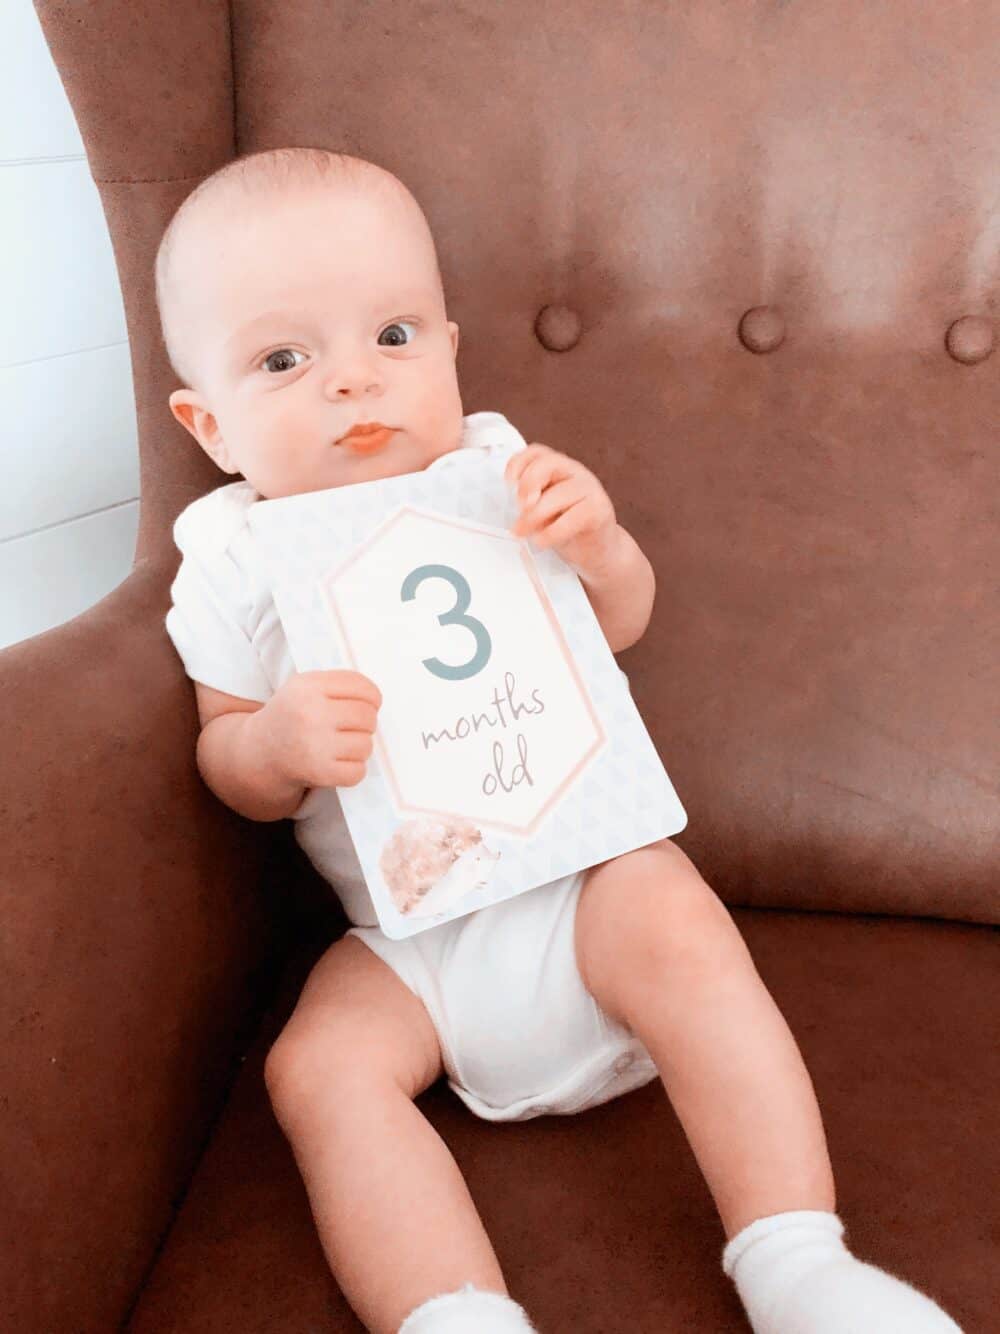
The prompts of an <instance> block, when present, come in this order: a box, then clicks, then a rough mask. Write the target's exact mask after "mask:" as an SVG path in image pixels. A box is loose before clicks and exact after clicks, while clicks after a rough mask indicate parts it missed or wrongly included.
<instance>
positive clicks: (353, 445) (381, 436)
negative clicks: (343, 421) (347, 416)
mask: <svg viewBox="0 0 1000 1334" xmlns="http://www.w3.org/2000/svg"><path fill="white" fill-rule="evenodd" d="M394 429H395V428H394V427H392V426H383V425H382V423H381V422H359V423H358V424H357V425H355V426H352V427H351V429H350V431H348V433H347V434H346V435H342V436H341V437H340V439H339V440H338V441H337V444H338V445H344V446H345V447H346V448H347V449H349V450H350V451H351V453H352V454H376V453H378V451H379V450H380V449H383V448H384V447H385V446H386V445H387V444H388V443H389V441H390V439H391V438H392V433H393V430H394Z"/></svg>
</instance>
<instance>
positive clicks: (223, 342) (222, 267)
mask: <svg viewBox="0 0 1000 1334" xmlns="http://www.w3.org/2000/svg"><path fill="white" fill-rule="evenodd" d="M200 222H203V223H204V226H201V225H200V226H199V228H198V231H197V233H196V235H197V238H198V239H197V245H195V246H189V247H188V250H187V253H186V255H185V258H184V264H183V268H182V269H181V270H180V271H181V272H182V273H183V281H184V298H183V302H182V304H183V307H184V311H185V314H184V322H183V325H182V329H183V331H184V335H185V339H186V346H187V348H188V349H192V350H194V351H195V360H196V364H197V367H198V370H199V372H200V380H199V385H200V386H201V392H196V391H195V390H193V389H192V390H188V389H178V390H176V391H175V392H174V393H172V394H171V395H170V409H171V411H172V412H173V414H174V416H175V417H176V418H177V420H178V421H180V422H181V423H182V424H183V425H184V426H185V427H186V428H187V429H188V430H189V431H190V432H191V434H192V435H193V436H194V437H195V439H196V440H197V441H198V443H199V444H200V445H201V446H202V448H203V449H204V450H205V451H206V452H207V453H208V454H209V455H210V456H211V457H212V458H213V459H214V460H215V462H216V463H217V464H218V466H219V467H220V468H222V469H223V471H225V472H228V473H242V474H243V476H244V477H245V478H246V480H247V481H248V482H249V483H250V484H251V486H253V487H254V489H255V490H256V491H257V492H258V493H259V494H260V495H261V496H263V497H265V498H266V499H274V498H277V497H279V496H291V495H299V494H301V493H303V492H307V491H319V490H324V489H326V488H327V487H333V486H345V485H349V484H351V483H354V482H365V481H370V480H372V479H374V478H378V477H391V476H396V475H398V474H400V473H408V472H418V471H420V470H421V469H423V468H426V467H427V465H428V464H429V463H430V462H432V461H433V460H434V459H435V458H438V457H439V456H440V455H442V454H446V453H448V452H449V451H450V450H452V449H456V448H457V447H458V446H459V444H460V442H461V433H462V417H463V409H462V401H461V396H460V394H459V388H458V380H457V376H456V368H455V358H456V354H457V352H458V325H457V324H455V323H453V322H451V321H449V320H447V318H446V314H445V308H444V300H443V296H442V294H441V290H440V288H439V287H438V285H437V281H436V274H435V269H434V264H433V259H432V257H431V255H430V254H429V251H428V243H427V240H426V237H425V234H424V233H423V232H422V230H421V228H420V227H419V226H418V225H417V224H416V222H415V221H414V219H413V217H412V215H410V214H409V213H408V212H407V211H406V210H405V209H404V208H403V207H402V206H401V205H399V204H397V203H394V202H392V201H387V200H385V199H374V198H371V197H367V196H360V197H355V196H350V195H347V196H343V195H339V194H338V195H337V196H336V197H335V198H334V197H333V196H331V195H329V194H326V195H324V193H323V191H314V192H311V193H296V194H294V195H289V196H287V197H282V198H277V199H276V200H275V202H274V204H273V205H272V204H268V205H266V206H259V207H257V208H255V210H254V211H253V212H248V213H247V214H245V215H244V214H241V216H240V217H239V218H236V219H234V218H232V217H231V216H228V217H226V216H218V217H216V218H214V219H211V220H207V219H202V220H200ZM365 422H380V423H381V424H382V425H383V426H386V427H389V428H390V431H389V432H388V433H382V434H380V435H376V436H371V437H370V438H369V439H368V440H367V441H366V440H364V439H363V438H358V439H355V440H353V441H352V440H349V439H345V437H346V436H347V434H348V432H349V431H350V430H351V428H352V427H354V426H356V425H357V424H359V423H365Z"/></svg>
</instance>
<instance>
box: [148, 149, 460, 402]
mask: <svg viewBox="0 0 1000 1334" xmlns="http://www.w3.org/2000/svg"><path fill="white" fill-rule="evenodd" d="M289 187H290V188H293V189H294V188H297V187H298V188H305V189H313V188H319V189H323V188H330V187H333V188H335V189H336V188H341V189H346V190H348V191H351V192H357V193H375V194H378V193H380V192H384V193H385V194H386V195H388V196H389V197H390V198H395V200H396V201H397V202H401V203H403V204H404V205H405V206H407V207H409V208H410V209H411V210H412V211H414V212H415V213H416V214H417V215H419V219H420V220H421V221H422V223H423V226H424V230H425V232H426V235H427V241H428V244H429V249H430V254H431V256H432V259H433V264H434V270H435V277H436V281H437V285H438V287H439V288H441V287H442V286H443V285H442V282H441V270H440V266H439V264H438V258H437V251H436V249H435V246H434V238H433V236H432V234H431V229H430V226H429V225H428V223H427V219H426V218H425V217H424V213H423V210H422V209H421V208H420V205H419V204H418V203H417V201H416V199H415V198H414V197H413V195H412V194H411V192H410V191H409V190H408V189H407V187H406V186H405V185H404V184H403V182H402V181H401V180H400V179H399V178H398V177H397V176H394V175H393V174H392V172H390V171H387V170H386V169H385V168H384V167H380V166H378V165H377V164H376V163H374V162H369V161H368V160H367V159H366V158H359V157H353V156H352V155H351V154H350V153H340V152H335V151H333V150H332V149H327V148H308V147H293V148H271V149H266V150H264V151H262V152H259V153H246V154H243V155H242V156H241V157H237V158H234V159H233V160H232V161H231V162H227V163H225V165H224V166H222V167H220V168H219V169H218V170H217V171H214V172H212V174H211V175H210V176H206V177H205V179H204V180H203V181H201V182H200V183H199V184H198V185H197V186H195V188H194V189H193V190H192V191H191V193H190V194H189V195H187V196H186V197H185V198H184V199H183V200H182V201H181V204H180V205H179V207H178V208H177V210H176V211H175V213H174V214H173V217H172V218H171V219H170V221H169V223H168V224H167V226H166V229H165V230H164V233H163V236H162V237H161V239H160V244H159V247H158V248H157V251H156V263H155V286H156V308H157V312H158V314H159V318H160V331H161V334H162V337H163V343H164V346H165V348H166V350H167V357H168V359H169V361H170V366H171V369H172V370H173V372H174V374H175V375H176V376H177V378H178V379H179V380H180V381H181V383H182V384H183V386H184V387H185V388H186V389H193V388H194V387H195V384H196V375H195V368H194V367H193V366H191V365H189V364H188V361H187V354H188V349H187V348H186V347H185V346H184V341H183V339H182V338H181V336H180V332H179V331H180V324H181V321H180V319H179V317H178V310H179V306H180V296H179V291H178V288H179V281H180V280H179V278H178V271H179V259H178V255H179V250H180V247H179V237H180V236H181V235H182V234H183V233H184V232H185V231H187V230H188V228H190V227H191V226H192V224H193V223H194V220H195V219H196V218H197V217H198V215H199V214H201V213H202V212H203V211H204V210H205V208H206V207H208V206H210V205H217V204H218V203H220V202H222V201H225V200H227V199H229V198H231V197H232V196H234V195H236V196H238V197H241V198H242V199H244V200H245V199H246V198H247V197H250V198H255V197H256V198H259V197H261V196H268V195H270V196H273V195H274V193H275V191H276V190H283V189H287V188H289ZM198 378H200V377H198Z"/></svg>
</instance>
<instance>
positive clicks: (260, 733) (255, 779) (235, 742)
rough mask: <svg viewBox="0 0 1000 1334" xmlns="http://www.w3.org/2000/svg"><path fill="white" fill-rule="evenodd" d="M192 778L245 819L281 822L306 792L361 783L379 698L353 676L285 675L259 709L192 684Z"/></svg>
mask: <svg viewBox="0 0 1000 1334" xmlns="http://www.w3.org/2000/svg"><path fill="white" fill-rule="evenodd" d="M194 685H195V695H196V697H197V700H198V715H199V718H200V719H201V723H202V729H201V735H200V736H199V737H198V751H197V756H198V772H199V773H200V774H201V776H202V778H203V779H204V780H205V783H206V785H207V786H208V787H209V788H211V790H212V791H213V792H214V793H215V795H216V796H217V797H218V798H219V800H220V801H223V802H225V804H226V805H227V806H229V807H231V808H232V809H233V810H234V811H237V812H238V813H239V814H240V815H245V816H246V817H247V818H248V819H250V820H284V819H287V818H288V817H289V816H290V815H292V813H293V812H294V811H296V810H297V809H298V807H299V806H300V805H301V804H302V801H303V799H304V797H305V795H306V792H307V791H308V790H309V789H310V788H313V787H353V786H354V785H355V784H356V783H360V782H361V780H362V778H364V776H365V771H366V769H367V766H368V759H369V756H370V755H371V753H372V745H373V736H374V733H375V727H376V723H377V720H378V711H379V709H380V708H381V707H382V692H381V691H380V690H379V688H378V686H377V685H376V684H375V682H374V681H371V680H369V678H368V677H367V676H364V675H363V674H362V673H361V672H355V671H350V670H347V669H344V668H338V667H334V668H330V669H329V670H327V671H318V672H293V673H292V674H291V676H289V677H288V679H287V680H286V681H284V682H283V683H282V684H281V685H280V686H279V687H278V689H277V690H276V691H275V692H274V694H273V695H272V696H271V698H270V699H269V700H268V701H267V703H266V704H261V703H259V702H258V701H257V700H253V699H240V698H239V697H238V696H236V695H227V694H226V693H225V692H224V691H221V690H215V689H214V688H212V687H210V686H206V685H203V684H202V683H201V682H200V681H195V683H194Z"/></svg>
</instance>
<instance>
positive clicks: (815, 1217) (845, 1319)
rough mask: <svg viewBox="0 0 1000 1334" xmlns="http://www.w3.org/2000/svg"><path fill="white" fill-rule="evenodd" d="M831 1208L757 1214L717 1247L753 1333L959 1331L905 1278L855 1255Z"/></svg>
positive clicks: (930, 1333)
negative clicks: (887, 1271) (763, 1215)
mask: <svg viewBox="0 0 1000 1334" xmlns="http://www.w3.org/2000/svg"><path fill="white" fill-rule="evenodd" d="M843 1233H844V1224H843V1223H842V1222H841V1220H840V1218H839V1217H838V1216H837V1215H836V1214H834V1213H827V1212H825V1211H821V1210H814V1209H799V1210H794V1211H793V1212H791V1213H784V1214H773V1215H772V1216H771V1217H769V1218H758V1219H757V1220H756V1221H755V1222H753V1223H750V1224H749V1225H748V1226H747V1227H745V1228H744V1229H743V1231H742V1232H738V1233H737V1234H736V1236H735V1237H733V1238H732V1240H731V1241H729V1242H728V1244H727V1245H726V1247H725V1248H724V1250H723V1252H722V1268H723V1270H724V1271H725V1273H726V1274H727V1275H728V1276H729V1277H730V1278H731V1279H732V1280H733V1282H734V1283H735V1284H736V1290H737V1292H738V1293H739V1295H740V1300H741V1301H742V1302H743V1305H744V1307H745V1308H746V1313H747V1316H748V1317H749V1319H750V1324H751V1326H752V1328H753V1330H754V1334H962V1331H961V1329H960V1328H959V1326H958V1325H956V1324H955V1322H954V1320H952V1319H951V1317H950V1316H947V1315H945V1313H944V1311H942V1310H941V1308H940V1306H938V1305H937V1303H936V1302H933V1301H931V1299H930V1297H926V1296H925V1295H924V1294H923V1293H922V1292H919V1291H918V1290H917V1289H916V1288H914V1287H911V1286H910V1284H909V1283H906V1282H904V1281H903V1280H902V1279H899V1278H894V1277H893V1276H892V1275H891V1274H888V1273H886V1271H885V1270H884V1269H879V1268H877V1267H876V1266H875V1265H872V1264H866V1263H865V1262H864V1261H862V1260H859V1259H857V1257H856V1256H854V1255H852V1254H851V1252H850V1251H849V1250H848V1249H847V1247H846V1246H845V1245H844V1242H843V1240H842V1237H843Z"/></svg>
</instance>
